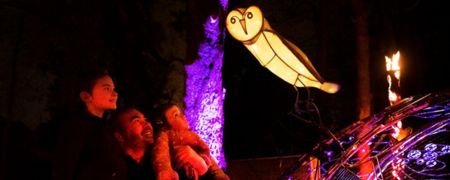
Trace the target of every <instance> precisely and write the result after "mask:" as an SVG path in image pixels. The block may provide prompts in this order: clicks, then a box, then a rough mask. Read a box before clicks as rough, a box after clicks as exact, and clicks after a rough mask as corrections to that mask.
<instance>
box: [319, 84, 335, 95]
mask: <svg viewBox="0 0 450 180" xmlns="http://www.w3.org/2000/svg"><path fill="white" fill-rule="evenodd" d="M339 89H340V86H339V84H336V83H332V82H324V83H322V85H321V86H320V90H322V91H325V92H327V93H330V94H334V93H336V92H337V91H339Z"/></svg>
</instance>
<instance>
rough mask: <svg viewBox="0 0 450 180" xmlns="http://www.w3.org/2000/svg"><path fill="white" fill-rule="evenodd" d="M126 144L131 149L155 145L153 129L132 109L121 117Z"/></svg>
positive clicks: (141, 115)
mask: <svg viewBox="0 0 450 180" xmlns="http://www.w3.org/2000/svg"><path fill="white" fill-rule="evenodd" d="M119 118H120V122H121V126H122V128H123V130H124V131H123V132H124V133H125V134H124V135H123V137H124V140H125V144H126V145H127V146H129V147H131V148H145V147H146V146H147V145H150V144H153V142H154V139H153V127H152V125H151V124H150V123H149V122H148V121H147V119H146V118H145V117H144V115H143V114H142V113H141V112H139V111H138V110H136V109H130V110H128V111H126V112H125V113H123V114H122V115H121V116H120V117H119Z"/></svg>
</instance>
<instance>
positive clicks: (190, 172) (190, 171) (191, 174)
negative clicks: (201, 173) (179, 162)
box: [183, 164, 198, 180]
mask: <svg viewBox="0 0 450 180" xmlns="http://www.w3.org/2000/svg"><path fill="white" fill-rule="evenodd" d="M183 168H184V171H185V172H186V176H187V177H188V178H190V179H194V180H198V172H197V170H196V169H194V168H193V167H192V166H191V165H190V164H185V165H184V166H183Z"/></svg>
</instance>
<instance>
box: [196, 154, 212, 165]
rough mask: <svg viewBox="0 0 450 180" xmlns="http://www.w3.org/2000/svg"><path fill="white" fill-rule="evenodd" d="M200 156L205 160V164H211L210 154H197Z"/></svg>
mask: <svg viewBox="0 0 450 180" xmlns="http://www.w3.org/2000/svg"><path fill="white" fill-rule="evenodd" d="M199 155H200V157H202V158H203V160H205V163H206V165H207V166H208V167H209V166H211V161H213V160H212V159H211V158H210V156H208V154H199Z"/></svg>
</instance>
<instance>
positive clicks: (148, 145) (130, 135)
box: [112, 107, 178, 180]
mask: <svg viewBox="0 0 450 180" xmlns="http://www.w3.org/2000/svg"><path fill="white" fill-rule="evenodd" d="M112 119H113V128H114V130H113V131H114V137H115V138H116V139H117V141H118V142H119V144H120V146H121V147H122V150H123V152H124V154H125V156H126V157H125V159H126V162H127V166H128V177H129V179H131V180H141V179H142V180H144V179H146V180H151V179H156V176H155V174H154V171H153V168H152V157H151V150H152V148H153V143H154V138H153V127H152V125H151V124H150V123H149V122H148V121H147V118H145V116H144V114H142V113H141V112H139V111H138V110H137V109H136V108H132V107H128V108H123V109H120V110H118V111H117V112H116V113H115V115H114V116H113V118H112ZM172 175H173V178H174V179H176V178H177V177H178V176H177V175H176V173H175V172H172Z"/></svg>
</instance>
